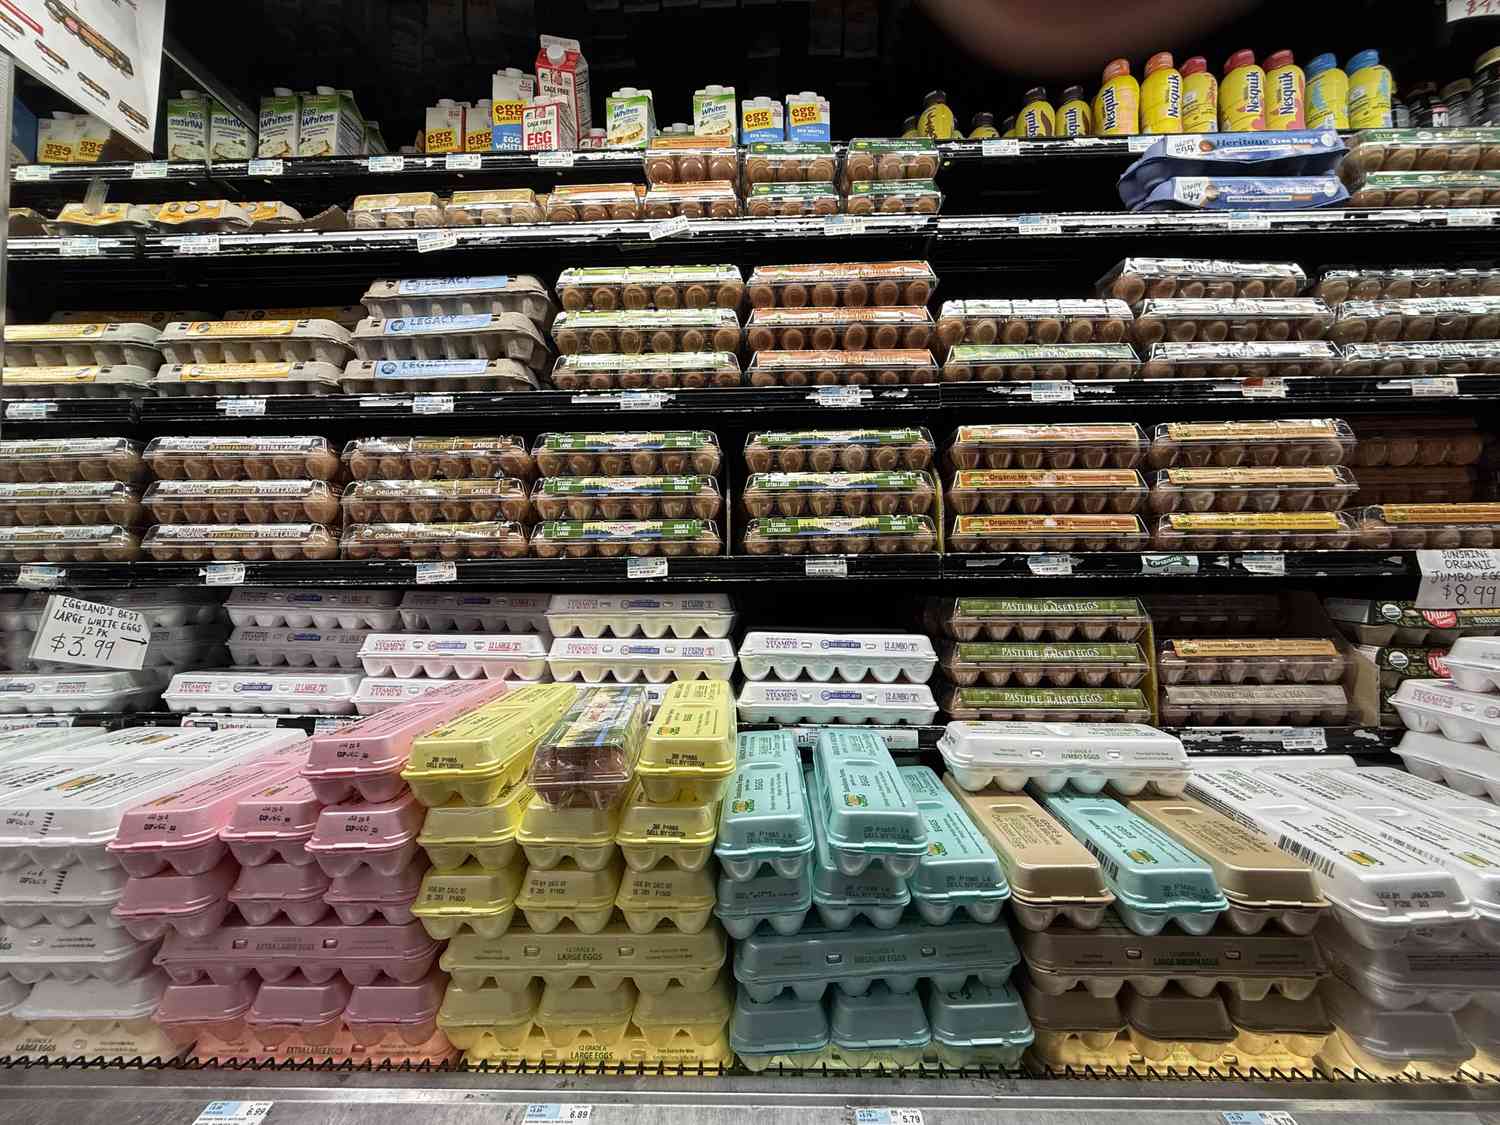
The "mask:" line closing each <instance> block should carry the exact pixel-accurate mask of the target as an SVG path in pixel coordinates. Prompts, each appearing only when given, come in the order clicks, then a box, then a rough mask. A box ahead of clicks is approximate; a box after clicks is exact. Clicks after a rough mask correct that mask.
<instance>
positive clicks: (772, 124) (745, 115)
mask: <svg viewBox="0 0 1500 1125" xmlns="http://www.w3.org/2000/svg"><path fill="white" fill-rule="evenodd" d="M740 140H741V141H742V142H743V143H745V144H747V145H748V144H754V143H755V142H758V141H784V140H786V113H785V112H784V111H783V109H782V108H781V103H780V102H779V101H777V100H776V99H775V98H746V99H745V100H744V101H742V102H741V103H740Z"/></svg>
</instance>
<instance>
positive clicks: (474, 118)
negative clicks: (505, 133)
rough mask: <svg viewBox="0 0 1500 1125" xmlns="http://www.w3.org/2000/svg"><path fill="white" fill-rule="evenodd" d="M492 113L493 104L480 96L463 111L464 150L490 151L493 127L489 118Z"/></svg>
mask: <svg viewBox="0 0 1500 1125" xmlns="http://www.w3.org/2000/svg"><path fill="white" fill-rule="evenodd" d="M493 114H494V105H493V104H492V103H491V101H490V99H489V98H481V99H480V100H479V101H477V102H475V103H474V104H473V105H472V106H470V107H469V108H468V109H467V110H465V111H464V151H465V152H489V151H490V145H491V143H492V141H491V139H490V134H491V132H492V130H493V129H494V125H493V123H492V120H491V118H492V116H493Z"/></svg>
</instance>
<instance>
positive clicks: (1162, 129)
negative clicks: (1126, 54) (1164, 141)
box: [1141, 51, 1182, 133]
mask: <svg viewBox="0 0 1500 1125" xmlns="http://www.w3.org/2000/svg"><path fill="white" fill-rule="evenodd" d="M1141 132H1143V133H1180V132H1182V73H1181V72H1180V71H1179V70H1178V69H1177V68H1176V67H1175V66H1173V65H1172V56H1171V55H1170V54H1169V53H1168V52H1166V51H1161V52H1159V53H1158V54H1155V55H1152V56H1151V57H1150V58H1149V59H1147V60H1146V81H1144V82H1142V83H1141Z"/></svg>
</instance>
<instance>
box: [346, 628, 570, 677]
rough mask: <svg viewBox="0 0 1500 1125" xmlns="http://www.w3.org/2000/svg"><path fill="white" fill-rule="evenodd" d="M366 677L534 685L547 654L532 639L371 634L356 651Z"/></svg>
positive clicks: (543, 670) (539, 642) (487, 635)
mask: <svg viewBox="0 0 1500 1125" xmlns="http://www.w3.org/2000/svg"><path fill="white" fill-rule="evenodd" d="M359 659H360V663H362V664H363V665H364V668H365V673H366V674H367V675H371V676H395V677H398V678H411V677H415V676H419V675H425V676H428V677H430V678H433V679H453V678H457V679H460V680H472V679H477V678H478V677H479V676H481V675H483V676H484V677H485V678H486V679H490V680H503V679H521V680H540V679H541V678H542V677H543V676H544V675H545V673H546V670H547V650H546V647H545V646H544V645H543V643H542V640H541V638H540V637H537V636H534V635H526V634H523V635H518V636H509V635H506V634H503V633H502V634H493V633H475V634H468V635H465V634H463V633H428V634H422V633H371V634H370V635H369V636H368V637H366V638H365V642H364V645H363V646H362V647H361V648H360V650H359Z"/></svg>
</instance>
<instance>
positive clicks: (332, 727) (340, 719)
mask: <svg viewBox="0 0 1500 1125" xmlns="http://www.w3.org/2000/svg"><path fill="white" fill-rule="evenodd" d="M359 719H360V717H359V716H358V715H321V716H319V717H318V718H316V719H314V720H313V734H332V733H333V732H334V731H340V730H343V729H344V728H345V727H348V726H353V725H354V724H355V723H357V722H359Z"/></svg>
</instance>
